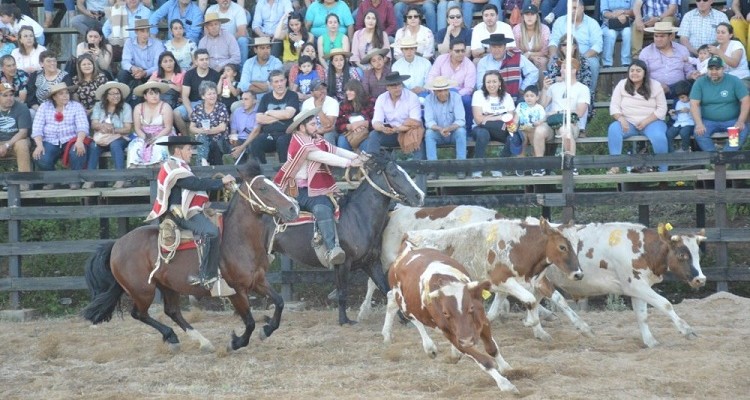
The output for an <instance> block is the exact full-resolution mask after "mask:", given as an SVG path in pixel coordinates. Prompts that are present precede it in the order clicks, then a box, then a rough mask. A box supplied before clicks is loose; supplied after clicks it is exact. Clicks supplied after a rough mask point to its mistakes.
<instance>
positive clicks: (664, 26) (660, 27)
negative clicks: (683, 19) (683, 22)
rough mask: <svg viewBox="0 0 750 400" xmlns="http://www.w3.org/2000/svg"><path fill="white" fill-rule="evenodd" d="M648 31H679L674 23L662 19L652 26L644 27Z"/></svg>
mask: <svg viewBox="0 0 750 400" xmlns="http://www.w3.org/2000/svg"><path fill="white" fill-rule="evenodd" d="M643 30H644V31H646V32H651V33H675V32H677V31H679V29H678V28H675V26H674V25H672V23H671V22H669V21H660V22H657V23H655V24H654V26H653V27H651V28H643Z"/></svg>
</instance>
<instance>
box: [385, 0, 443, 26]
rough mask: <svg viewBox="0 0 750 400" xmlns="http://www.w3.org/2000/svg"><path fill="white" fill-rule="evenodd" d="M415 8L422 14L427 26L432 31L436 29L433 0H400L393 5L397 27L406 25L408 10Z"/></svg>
mask: <svg viewBox="0 0 750 400" xmlns="http://www.w3.org/2000/svg"><path fill="white" fill-rule="evenodd" d="M410 9H416V10H417V11H418V12H419V14H420V18H419V19H420V20H421V15H424V19H425V24H426V25H427V28H429V29H430V31H432V32H437V31H438V25H437V10H436V8H435V1H434V0H401V1H399V2H398V3H396V4H394V5H393V11H394V13H395V15H396V25H397V26H398V28H399V29H401V28H403V27H404V26H405V25H408V24H407V22H409V16H408V15H407V14H409V10H410Z"/></svg>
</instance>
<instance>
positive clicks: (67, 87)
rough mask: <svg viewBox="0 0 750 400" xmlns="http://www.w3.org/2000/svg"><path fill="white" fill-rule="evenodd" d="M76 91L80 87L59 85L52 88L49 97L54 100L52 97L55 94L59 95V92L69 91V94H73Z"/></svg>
mask: <svg viewBox="0 0 750 400" xmlns="http://www.w3.org/2000/svg"><path fill="white" fill-rule="evenodd" d="M76 89H78V86H76V85H70V86H69V85H66V84H65V83H57V84H54V85H52V87H51V88H49V94H48V97H49V98H52V96H54V95H55V93H57V92H59V91H61V90H67V91H69V92H73V91H75V90H76Z"/></svg>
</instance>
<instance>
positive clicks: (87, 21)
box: [70, 0, 110, 36]
mask: <svg viewBox="0 0 750 400" xmlns="http://www.w3.org/2000/svg"><path fill="white" fill-rule="evenodd" d="M109 5H110V3H109V0H76V7H77V8H78V15H76V16H75V17H73V19H71V20H70V26H72V27H73V28H75V29H76V30H77V31H78V33H80V34H81V36H83V35H85V34H86V31H88V30H89V28H97V29H99V30H101V29H102V24H103V23H104V22H102V20H103V19H104V9H105V8H106V7H109Z"/></svg>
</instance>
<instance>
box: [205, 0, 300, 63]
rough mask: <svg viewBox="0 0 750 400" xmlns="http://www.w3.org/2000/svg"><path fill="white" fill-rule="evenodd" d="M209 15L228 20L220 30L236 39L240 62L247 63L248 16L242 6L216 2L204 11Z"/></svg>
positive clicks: (228, 1)
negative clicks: (213, 14) (216, 15)
mask: <svg viewBox="0 0 750 400" xmlns="http://www.w3.org/2000/svg"><path fill="white" fill-rule="evenodd" d="M256 9H257V3H256ZM290 9H291V5H290ZM209 13H216V14H218V15H219V17H220V18H226V19H228V20H229V21H228V22H227V23H225V24H223V25H222V29H224V30H225V31H226V32H227V33H228V34H230V35H232V36H234V37H235V38H236V39H237V44H238V45H239V46H240V62H241V63H244V62H245V61H247V58H248V56H249V47H248V45H249V44H250V38H249V37H248V35H247V22H248V21H247V18H248V16H249V14H247V12H246V11H245V8H244V6H241V5H239V4H237V3H235V2H233V1H231V0H217V1H216V4H214V5H212V6H211V7H208V10H206V14H209ZM277 21H278V20H277Z"/></svg>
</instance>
